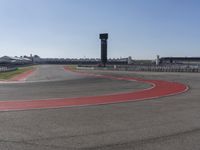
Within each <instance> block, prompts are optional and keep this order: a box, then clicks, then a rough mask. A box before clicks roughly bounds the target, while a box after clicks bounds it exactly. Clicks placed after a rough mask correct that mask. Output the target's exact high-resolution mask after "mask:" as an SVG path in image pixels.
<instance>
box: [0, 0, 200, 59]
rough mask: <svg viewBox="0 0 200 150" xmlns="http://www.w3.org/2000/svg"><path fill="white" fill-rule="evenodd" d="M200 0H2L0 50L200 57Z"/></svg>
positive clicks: (76, 55) (6, 52) (16, 53)
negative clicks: (103, 42) (105, 36)
mask: <svg viewBox="0 0 200 150" xmlns="http://www.w3.org/2000/svg"><path fill="white" fill-rule="evenodd" d="M199 8H200V1H199V0H0V51H1V53H0V56H3V55H10V56H21V55H29V54H37V55H39V56H41V57H60V58H66V57H68V58H81V57H82V58H83V57H89V58H98V57H100V40H99V38H98V34H99V33H101V32H108V33H109V40H108V44H109V45H108V57H111V58H114V57H115V58H116V57H127V56H132V57H133V58H135V59H154V58H155V57H156V55H157V54H159V55H161V56H199V57H200V9H199Z"/></svg>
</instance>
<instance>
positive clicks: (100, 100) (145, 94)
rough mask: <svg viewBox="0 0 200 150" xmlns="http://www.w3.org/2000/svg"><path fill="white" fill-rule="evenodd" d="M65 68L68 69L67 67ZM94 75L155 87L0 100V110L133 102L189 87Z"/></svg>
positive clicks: (174, 92)
mask: <svg viewBox="0 0 200 150" xmlns="http://www.w3.org/2000/svg"><path fill="white" fill-rule="evenodd" d="M65 69H66V70H67V68H65ZM68 71H69V70H68ZM88 75H92V74H88ZM93 76H97V77H101V78H112V79H116V80H128V81H138V82H144V83H150V84H152V85H153V87H152V88H149V89H144V90H140V91H136V92H129V93H121V94H111V95H102V96H92V97H78V98H60V99H49V100H42V99H41V100H27V101H26V100H23V101H20V100H17V101H0V111H11V110H29V109H45V108H61V107H73V106H88V105H100V104H111V103H119V102H128V101H131V102H132V101H140V100H146V99H152V98H159V97H163V96H169V95H174V94H178V93H183V92H185V91H187V89H188V87H187V86H186V85H184V84H181V83H175V82H168V81H161V80H146V79H138V78H130V77H113V76H101V75H93Z"/></svg>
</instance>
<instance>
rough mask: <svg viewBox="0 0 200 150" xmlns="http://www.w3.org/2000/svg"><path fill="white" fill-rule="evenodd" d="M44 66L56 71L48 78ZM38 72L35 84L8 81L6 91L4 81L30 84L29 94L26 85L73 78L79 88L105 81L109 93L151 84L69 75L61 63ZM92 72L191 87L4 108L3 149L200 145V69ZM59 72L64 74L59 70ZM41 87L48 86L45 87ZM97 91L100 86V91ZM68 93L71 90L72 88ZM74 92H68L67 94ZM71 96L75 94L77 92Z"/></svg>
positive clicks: (137, 149) (179, 149) (174, 149)
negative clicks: (137, 97)
mask: <svg viewBox="0 0 200 150" xmlns="http://www.w3.org/2000/svg"><path fill="white" fill-rule="evenodd" d="M42 68H43V69H42ZM40 69H41V70H43V71H44V70H46V72H51V71H52V70H55V71H56V72H54V73H48V78H47V77H45V76H46V75H45V74H46V73H45V71H44V72H43V71H40ZM49 69H50V70H51V71H50V70H49ZM58 70H59V71H58ZM37 71H38V72H36V73H35V75H34V74H33V75H32V77H30V79H29V80H30V81H34V82H33V83H24V85H22V83H17V84H4V85H1V86H2V87H1V89H0V91H2V90H3V89H4V88H3V86H6V87H7V88H8V86H11V85H12V86H16V87H15V89H18V87H21V86H25V85H26V88H23V90H24V91H22V92H24V93H26V89H27V90H28V87H29V86H33V85H34V84H35V86H36V87H37V86H38V88H40V89H41V90H42V89H45V88H47V87H48V84H52V88H53V84H55V85H56V84H59V83H60V84H62V83H64V82H66V84H67V83H70V82H71V84H69V87H73V86H74V87H75V88H78V87H79V86H80V87H81V86H83V85H85V86H90V85H92V86H91V89H93V88H97V89H99V88H101V87H103V86H104V84H103V83H105V84H107V85H109V86H110V88H109V89H107V90H109V92H115V90H112V88H115V87H116V86H118V85H121V86H118V88H119V89H120V90H124V88H125V87H126V85H129V84H131V85H129V86H130V87H129V88H128V89H126V90H129V89H130V88H134V87H135V88H138V89H139V88H141V87H145V86H147V85H139V84H138V85H137V83H135V82H133V83H127V82H124V81H114V80H110V79H109V80H108V79H99V78H96V79H95V78H94V77H86V76H80V75H77V74H76V75H75V74H73V73H72V74H71V75H66V74H68V73H66V72H64V71H63V70H62V67H61V66H39V69H38V70H37ZM62 71H63V72H62ZM52 72H53V71H52ZM90 72H92V73H97V74H107V75H113V76H126V77H127V76H133V77H142V78H146V79H158V80H169V81H176V82H181V83H185V84H187V85H188V86H189V87H190V90H189V91H188V92H186V93H183V94H179V95H175V96H169V97H163V98H158V99H152V100H148V101H139V102H127V103H118V104H109V105H99V106H85V107H73V108H60V109H44V110H28V111H11V112H0V122H1V125H0V135H1V136H0V149H3V150H12V149H13V150H35V149H37V150H113V149H115V150H160V149H162V150H191V149H192V150H199V149H200V144H199V141H200V98H199V97H200V92H199V91H200V74H198V73H142V72H139V73H138V72H115V71H90ZM57 73H59V74H62V75H58V74H57ZM37 74H43V77H41V76H42V75H38V79H39V78H40V81H41V82H35V81H36V80H37V79H36V77H35V76H36V75H37ZM50 74H51V75H52V76H51V75H50ZM61 76H62V77H61ZM64 76H65V77H64ZM69 76H71V77H72V78H70V77H69ZM75 76H76V77H75ZM60 79H62V81H58V80H60ZM46 80H49V81H46ZM55 80H56V81H55ZM98 80H100V81H98ZM79 81H82V82H79ZM90 81H91V82H92V84H91V83H90ZM76 83H77V84H76ZM78 83H79V84H78ZM83 83H84V84H83ZM100 83H101V84H100ZM109 83H112V84H109ZM37 84H39V85H37ZM45 84H47V86H46V87H43V86H44V85H45ZM87 84H89V85H87ZM95 84H96V85H95ZM99 84H100V85H99ZM17 85H18V86H17ZM112 85H113V86H112ZM122 85H123V86H122ZM40 86H42V88H41V87H40ZM6 87H5V88H6ZM8 89H9V88H8ZM35 89H36V88H35ZM35 89H34V90H35ZM83 89H84V86H83V88H80V90H77V91H76V90H75V91H76V92H77V93H76V94H78V93H79V92H80V94H79V96H81V95H82V94H84V92H82V90H83ZM34 90H33V91H34ZM55 90H56V88H55ZM11 91H12V93H10V95H14V96H13V97H9V98H15V95H17V94H16V92H15V91H14V90H11ZM19 91H20V90H19ZM38 91H40V90H38ZM95 91H96V90H95V89H94V92H95ZM81 92H82V93H81ZM96 92H97V91H96ZM50 93H51V92H49V94H50ZM103 93H104V92H102V93H98V92H97V93H96V94H103ZM68 94H70V92H69V93H68ZM68 94H66V96H67V95H68ZM1 95H2V94H0V97H1ZM33 95H34V94H33ZM33 95H32V96H33ZM7 96H8V94H7ZM20 96H22V95H18V98H17V99H19V98H20ZM32 96H31V97H32ZM52 96H53V95H52ZM63 96H65V95H63ZM69 96H70V97H71V96H73V94H71V95H69ZM4 98H6V99H9V98H8V97H6V96H4ZM27 98H28V97H27ZM1 99H3V98H1ZM17 99H16V100H17Z"/></svg>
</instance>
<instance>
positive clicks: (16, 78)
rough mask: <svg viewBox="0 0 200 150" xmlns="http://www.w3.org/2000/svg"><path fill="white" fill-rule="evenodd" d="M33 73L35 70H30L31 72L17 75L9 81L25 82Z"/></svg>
mask: <svg viewBox="0 0 200 150" xmlns="http://www.w3.org/2000/svg"><path fill="white" fill-rule="evenodd" d="M34 71H35V69H31V70H28V71H25V72H24V73H22V74H19V75H17V76H15V77H13V78H12V79H10V80H9V81H22V80H26V79H27V78H28V77H29V76H30V75H31V74H32V73H33V72H34Z"/></svg>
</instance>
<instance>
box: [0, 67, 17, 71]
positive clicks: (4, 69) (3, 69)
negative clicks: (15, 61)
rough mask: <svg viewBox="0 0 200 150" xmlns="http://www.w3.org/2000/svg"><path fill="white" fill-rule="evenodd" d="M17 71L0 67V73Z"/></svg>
mask: <svg viewBox="0 0 200 150" xmlns="http://www.w3.org/2000/svg"><path fill="white" fill-rule="evenodd" d="M14 70H17V68H16V67H13V68H8V67H0V72H8V71H14Z"/></svg>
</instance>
